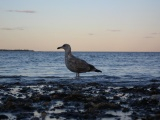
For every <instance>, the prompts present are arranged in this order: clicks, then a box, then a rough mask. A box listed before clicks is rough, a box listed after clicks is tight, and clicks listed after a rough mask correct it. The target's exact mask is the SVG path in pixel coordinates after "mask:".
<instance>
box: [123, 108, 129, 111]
mask: <svg viewBox="0 0 160 120" xmlns="http://www.w3.org/2000/svg"><path fill="white" fill-rule="evenodd" d="M129 110H130V109H129V108H123V109H122V112H129Z"/></svg>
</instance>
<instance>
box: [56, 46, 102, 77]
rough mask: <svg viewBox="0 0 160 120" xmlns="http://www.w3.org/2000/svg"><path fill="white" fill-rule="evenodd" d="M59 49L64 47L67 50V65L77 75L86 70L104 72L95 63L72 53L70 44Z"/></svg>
mask: <svg viewBox="0 0 160 120" xmlns="http://www.w3.org/2000/svg"><path fill="white" fill-rule="evenodd" d="M57 49H64V50H65V64H66V67H67V68H68V69H69V70H70V71H72V72H75V73H76V77H79V73H85V72H91V71H94V72H102V71H101V70H98V69H96V68H95V67H94V66H93V65H91V64H89V63H87V62H86V61H84V60H82V59H79V58H77V57H75V56H74V55H72V52H71V47H70V45H69V44H64V45H63V46H61V47H58V48H57Z"/></svg>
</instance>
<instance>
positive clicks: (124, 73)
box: [0, 51, 160, 84]
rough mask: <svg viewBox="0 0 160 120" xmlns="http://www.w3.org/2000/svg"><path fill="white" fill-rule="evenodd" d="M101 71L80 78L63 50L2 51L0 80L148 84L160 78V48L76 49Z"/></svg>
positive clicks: (80, 56) (79, 54) (5, 81)
mask: <svg viewBox="0 0 160 120" xmlns="http://www.w3.org/2000/svg"><path fill="white" fill-rule="evenodd" d="M73 54H74V55H75V56H78V57H79V58H82V59H84V60H86V61H87V62H89V63H90V64H92V65H94V66H96V68H97V69H100V70H101V71H102V73H95V72H91V73H82V74H80V76H81V77H80V79H77V78H75V76H76V74H75V73H72V72H70V71H69V70H68V69H67V68H66V66H65V63H64V52H32V51H0V83H13V82H37V81H38V82H39V81H58V82H80V83H81V82H83V83H84V82H102V83H103V82H104V83H105V82H106V83H116V84H120V83H128V84H146V83H149V82H151V81H153V80H157V81H160V53H159V52H73Z"/></svg>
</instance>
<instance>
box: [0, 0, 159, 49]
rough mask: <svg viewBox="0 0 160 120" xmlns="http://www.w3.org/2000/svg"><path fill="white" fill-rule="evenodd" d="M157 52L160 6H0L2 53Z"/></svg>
mask: <svg viewBox="0 0 160 120" xmlns="http://www.w3.org/2000/svg"><path fill="white" fill-rule="evenodd" d="M65 43H68V44H70V45H71V47H72V51H124V52H130V51H131V52H160V0H0V49H30V50H35V51H58V50H57V47H59V46H62V45H63V44H65Z"/></svg>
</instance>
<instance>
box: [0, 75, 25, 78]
mask: <svg viewBox="0 0 160 120" xmlns="http://www.w3.org/2000/svg"><path fill="white" fill-rule="evenodd" d="M21 77H22V76H17V75H11V76H6V75H0V78H21Z"/></svg>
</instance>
